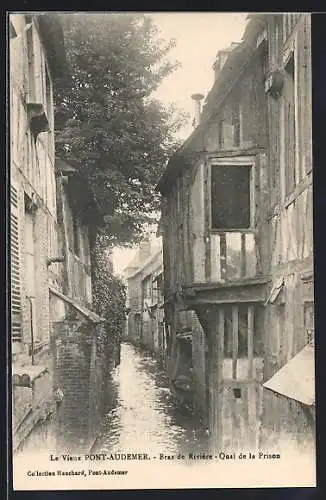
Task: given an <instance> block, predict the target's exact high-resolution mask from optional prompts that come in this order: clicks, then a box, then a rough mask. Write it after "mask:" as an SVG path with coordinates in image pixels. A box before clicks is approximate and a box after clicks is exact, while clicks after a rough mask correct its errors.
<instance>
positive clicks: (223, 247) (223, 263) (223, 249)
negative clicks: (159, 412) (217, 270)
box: [220, 233, 227, 280]
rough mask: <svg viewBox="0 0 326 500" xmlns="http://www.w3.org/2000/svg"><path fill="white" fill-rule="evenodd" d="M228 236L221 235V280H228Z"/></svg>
mask: <svg viewBox="0 0 326 500" xmlns="http://www.w3.org/2000/svg"><path fill="white" fill-rule="evenodd" d="M226 257H227V255H226V234H225V233H221V234H220V259H221V266H220V267H221V278H222V279H223V280H225V278H226Z"/></svg>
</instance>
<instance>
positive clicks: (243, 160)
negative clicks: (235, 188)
mask: <svg viewBox="0 0 326 500" xmlns="http://www.w3.org/2000/svg"><path fill="white" fill-rule="evenodd" d="M214 166H220V167H223V166H225V167H241V166H244V167H250V180H249V210H250V214H249V215H250V225H249V227H247V228H243V227H238V228H232V229H231V228H219V229H216V228H214V227H213V226H212V191H211V186H212V167H214ZM255 179H256V161H255V157H254V156H230V157H211V158H210V160H209V175H208V208H207V209H208V212H209V214H208V215H209V218H208V220H209V222H208V225H209V231H210V233H217V234H218V233H231V232H238V233H241V232H243V233H249V232H254V227H255V198H256V196H255Z"/></svg>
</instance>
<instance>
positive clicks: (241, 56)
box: [156, 14, 266, 194]
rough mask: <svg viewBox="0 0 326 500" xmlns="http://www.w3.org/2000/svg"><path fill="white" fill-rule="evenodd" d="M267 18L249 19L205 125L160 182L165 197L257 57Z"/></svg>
mask: <svg viewBox="0 0 326 500" xmlns="http://www.w3.org/2000/svg"><path fill="white" fill-rule="evenodd" d="M265 17H266V15H262V14H252V15H250V16H248V19H249V20H248V23H247V26H246V29H245V33H244V36H243V39H242V42H241V43H240V44H238V45H236V46H235V47H234V49H233V50H231V52H230V54H229V56H228V59H227V61H226V62H225V64H224V66H223V68H222V70H221V72H220V74H219V76H218V78H217V80H216V81H215V82H214V84H213V87H212V88H211V90H210V92H209V93H208V95H207V97H206V101H205V104H204V107H203V111H202V115H201V122H200V123H199V125H198V126H197V127H196V128H195V129H194V131H193V132H192V134H191V135H190V136H189V137H188V139H186V141H185V142H184V143H183V145H182V146H181V147H180V148H179V149H178V150H177V151H176V152H175V153H174V155H173V156H172V157H171V158H170V160H169V162H168V164H167V167H166V169H165V171H164V173H163V175H162V176H161V178H160V180H159V182H158V185H157V188H156V189H157V190H158V191H160V192H161V193H162V194H164V193H167V192H168V191H169V189H170V188H171V181H173V179H175V177H176V176H177V175H178V173H179V172H180V169H181V170H182V169H183V168H184V167H185V166H186V165H187V161H184V162H182V159H185V158H186V156H187V153H189V150H190V148H191V146H192V145H193V143H194V141H195V139H196V138H197V137H198V136H199V135H200V133H201V132H203V131H204V130H205V129H206V128H207V126H208V125H210V124H211V121H212V120H213V118H214V117H215V115H216V114H217V113H218V111H219V109H220V107H221V106H222V104H223V103H224V101H225V99H226V97H227V96H228V95H229V94H230V92H231V91H232V89H233V87H234V85H235V84H236V83H237V82H238V80H239V77H240V76H241V74H242V73H243V71H244V69H245V68H246V67H247V65H248V63H249V62H250V61H251V57H252V56H253V54H255V53H256V51H257V47H256V40H257V36H258V34H259V33H260V32H261V31H262V29H263V27H264V26H265Z"/></svg>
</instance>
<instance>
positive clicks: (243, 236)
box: [240, 233, 246, 278]
mask: <svg viewBox="0 0 326 500" xmlns="http://www.w3.org/2000/svg"><path fill="white" fill-rule="evenodd" d="M240 266H241V271H240V272H241V277H242V278H243V277H244V276H246V234H245V233H241V252H240Z"/></svg>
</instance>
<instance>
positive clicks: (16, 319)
mask: <svg viewBox="0 0 326 500" xmlns="http://www.w3.org/2000/svg"><path fill="white" fill-rule="evenodd" d="M10 200H11V212H10V248H11V332H12V340H13V341H14V342H17V341H21V340H22V328H21V296H20V288H21V282H20V255H19V252H20V249H19V217H18V191H17V188H16V187H14V186H13V185H11V186H10Z"/></svg>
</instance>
